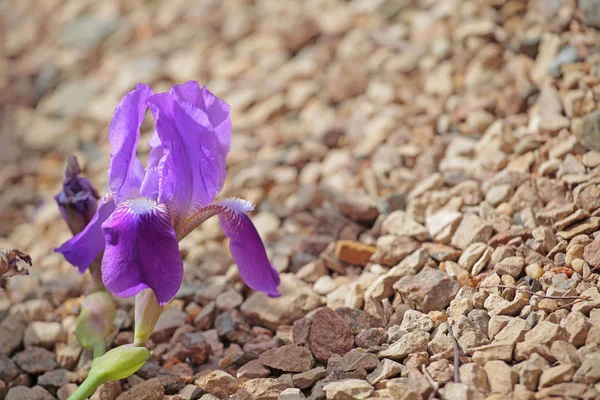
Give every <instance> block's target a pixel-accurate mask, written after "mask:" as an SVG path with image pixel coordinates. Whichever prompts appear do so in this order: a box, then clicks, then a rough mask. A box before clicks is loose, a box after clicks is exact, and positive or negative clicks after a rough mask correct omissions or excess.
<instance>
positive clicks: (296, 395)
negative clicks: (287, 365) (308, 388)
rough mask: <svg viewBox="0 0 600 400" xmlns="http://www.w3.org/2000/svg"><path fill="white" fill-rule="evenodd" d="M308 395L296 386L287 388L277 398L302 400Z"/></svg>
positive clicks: (280, 399)
mask: <svg viewBox="0 0 600 400" xmlns="http://www.w3.org/2000/svg"><path fill="white" fill-rule="evenodd" d="M305 398H306V397H305V396H304V394H303V393H302V392H301V391H300V389H296V388H287V389H285V390H284V391H283V392H281V394H280V395H279V397H278V398H277V400H302V399H305Z"/></svg>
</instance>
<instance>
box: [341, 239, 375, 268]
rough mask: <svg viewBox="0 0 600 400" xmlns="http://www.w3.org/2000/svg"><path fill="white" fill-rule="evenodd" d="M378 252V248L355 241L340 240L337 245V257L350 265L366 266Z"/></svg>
mask: <svg viewBox="0 0 600 400" xmlns="http://www.w3.org/2000/svg"><path fill="white" fill-rule="evenodd" d="M376 251H377V247H375V246H371V245H368V244H364V243H360V242H355V241H353V240H338V241H337V243H336V245H335V255H336V257H337V258H339V259H340V260H342V261H344V262H347V263H349V264H355V265H362V266H364V265H366V264H367V262H369V258H370V257H371V256H372V255H373V254H374V253H375V252H376Z"/></svg>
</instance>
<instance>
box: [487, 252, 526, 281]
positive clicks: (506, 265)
mask: <svg viewBox="0 0 600 400" xmlns="http://www.w3.org/2000/svg"><path fill="white" fill-rule="evenodd" d="M523 267H525V259H524V258H523V257H518V256H515V257H507V258H505V259H504V260H502V261H500V262H499V263H498V264H496V265H495V266H494V272H496V273H497V274H498V275H510V276H512V277H513V278H515V279H516V278H518V277H519V275H521V271H523Z"/></svg>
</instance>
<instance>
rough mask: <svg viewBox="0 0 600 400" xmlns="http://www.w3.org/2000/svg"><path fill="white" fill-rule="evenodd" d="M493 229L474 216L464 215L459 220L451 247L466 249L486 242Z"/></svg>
mask: <svg viewBox="0 0 600 400" xmlns="http://www.w3.org/2000/svg"><path fill="white" fill-rule="evenodd" d="M492 232H493V228H492V226H490V225H488V224H487V223H486V222H485V221H484V220H482V219H481V218H479V217H478V216H477V215H475V214H466V215H465V216H464V217H463V219H462V220H461V222H460V224H459V225H458V228H457V229H456V232H455V233H454V236H453V237H452V241H451V242H450V244H451V245H452V246H455V247H458V248H459V249H463V250H464V249H466V248H467V247H469V245H471V244H472V243H476V242H484V243H485V242H487V241H488V240H489V239H490V237H491V236H492Z"/></svg>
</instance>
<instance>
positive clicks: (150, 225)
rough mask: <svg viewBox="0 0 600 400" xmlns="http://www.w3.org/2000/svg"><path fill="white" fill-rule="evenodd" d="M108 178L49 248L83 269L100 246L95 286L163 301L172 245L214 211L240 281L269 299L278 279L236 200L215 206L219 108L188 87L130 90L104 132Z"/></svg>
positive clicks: (171, 279) (222, 138)
mask: <svg viewBox="0 0 600 400" xmlns="http://www.w3.org/2000/svg"><path fill="white" fill-rule="evenodd" d="M146 107H149V108H150V111H151V112H152V115H153V116H154V119H155V120H156V130H155V131H154V133H153V134H152V137H151V138H150V140H149V145H150V147H151V151H150V155H149V157H148V166H147V168H146V169H144V168H143V166H142V164H141V163H140V161H139V160H138V159H137V157H136V150H137V145H138V140H139V136H140V133H139V131H140V126H141V124H142V121H143V119H144V114H145V112H146ZM109 141H110V147H111V160H110V168H109V170H108V181H109V187H110V191H111V193H110V194H109V195H108V196H106V197H105V198H104V199H103V200H102V201H101V202H100V204H99V205H98V210H97V212H96V214H95V215H94V217H93V218H92V221H90V223H89V224H88V225H87V227H86V228H85V229H84V230H83V231H82V232H81V233H80V234H78V235H76V236H74V237H73V238H72V239H71V240H69V241H67V242H66V243H64V244H63V245H62V246H61V247H60V248H58V249H56V251H58V252H60V253H62V254H63V255H64V256H65V258H66V259H67V260H68V261H69V262H70V263H71V264H73V265H75V266H77V267H79V270H80V271H82V272H83V271H85V270H86V269H87V268H88V267H89V265H90V264H91V263H92V261H93V260H94V258H96V257H97V256H98V255H99V254H100V253H101V252H102V250H104V256H103V259H102V280H103V281H104V285H105V286H106V288H107V289H108V290H109V291H110V292H112V293H114V294H115V295H117V296H122V297H129V296H134V295H136V294H137V293H138V292H139V291H141V290H142V289H146V288H150V289H152V290H153V291H154V293H155V295H156V298H157V299H158V302H159V303H160V304H161V305H163V304H165V303H167V302H168V301H169V300H170V299H171V298H173V296H175V294H176V293H177V291H178V290H179V287H180V285H181V281H182V279H183V261H182V260H181V256H180V254H179V248H178V242H179V240H181V239H182V238H183V237H185V236H186V235H187V234H189V233H190V232H191V231H192V230H194V229H195V228H196V227H197V226H198V225H200V224H201V223H202V222H204V221H205V220H206V219H208V218H210V217H212V216H214V215H218V216H219V219H220V221H221V226H222V227H223V230H224V231H225V234H226V235H227V236H228V237H229V239H230V243H229V247H230V250H231V254H232V256H233V259H234V260H235V262H236V263H237V265H238V269H239V272H240V276H241V277H242V279H243V280H244V282H246V284H247V285H248V286H249V287H250V288H252V289H254V290H257V291H261V292H265V293H266V294H267V295H269V296H271V297H275V296H279V292H278V290H277V286H278V285H279V274H278V273H277V271H276V270H275V268H273V266H272V265H271V264H270V263H269V260H268V258H267V254H266V251H265V247H264V245H263V243H262V241H261V239H260V236H259V235H258V232H257V231H256V228H255V227H254V225H253V224H252V221H251V220H250V218H248V216H247V215H246V214H245V213H247V212H249V211H251V210H252V209H253V206H252V204H251V203H250V202H248V201H245V200H241V199H226V200H221V201H215V197H216V196H217V194H218V193H219V192H220V191H221V189H222V187H223V184H224V182H225V177H226V175H227V172H226V169H225V158H226V157H227V153H228V152H229V146H230V142H231V121H230V118H229V105H228V104H227V103H225V102H224V101H222V100H220V99H219V98H217V97H216V96H215V95H213V94H212V93H211V92H209V91H208V90H207V89H206V88H204V87H203V88H200V87H199V86H198V83H197V82H193V81H190V82H187V83H185V84H182V85H175V86H173V88H172V89H171V91H170V93H157V94H153V92H152V90H151V89H150V88H149V87H148V86H146V85H142V84H138V85H137V86H136V88H135V90H133V91H131V92H129V93H128V94H126V95H125V97H123V99H122V100H121V102H120V103H119V105H118V106H117V108H116V110H115V113H114V116H113V119H112V122H111V124H110V128H109Z"/></svg>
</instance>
